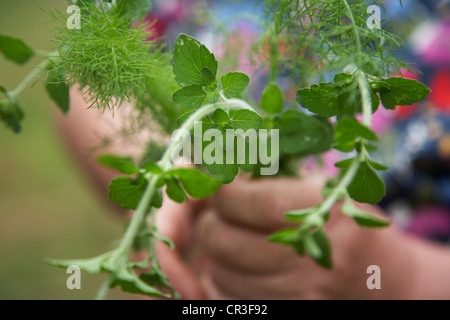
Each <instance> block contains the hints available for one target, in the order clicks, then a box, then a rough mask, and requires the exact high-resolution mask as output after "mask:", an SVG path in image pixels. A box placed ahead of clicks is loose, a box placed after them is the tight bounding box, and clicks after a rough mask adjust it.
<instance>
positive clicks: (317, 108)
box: [297, 83, 339, 117]
mask: <svg viewBox="0 0 450 320" xmlns="http://www.w3.org/2000/svg"><path fill="white" fill-rule="evenodd" d="M338 97H339V89H338V88H337V87H336V86H335V85H334V83H321V84H319V85H316V84H315V85H312V86H311V88H309V89H300V90H298V91H297V102H298V103H300V104H301V106H302V107H304V108H306V109H308V110H309V111H311V112H314V113H316V114H318V115H319V116H322V117H333V116H335V115H337V114H338V113H339V104H338Z"/></svg>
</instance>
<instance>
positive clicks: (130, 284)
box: [111, 266, 170, 298]
mask: <svg viewBox="0 0 450 320" xmlns="http://www.w3.org/2000/svg"><path fill="white" fill-rule="evenodd" d="M114 275H115V279H114V282H113V283H112V285H111V287H112V288H114V287H116V286H120V288H121V289H122V291H125V292H129V293H139V294H144V295H147V296H150V297H165V298H168V297H170V296H169V295H168V294H166V293H163V292H161V291H158V290H156V289H154V288H152V287H150V286H149V285H148V284H147V283H145V282H144V281H143V280H141V279H140V278H139V277H138V276H137V275H136V274H135V273H134V272H133V271H132V270H129V269H128V268H127V267H125V266H124V267H122V269H120V270H119V271H118V272H116V273H115V274H114Z"/></svg>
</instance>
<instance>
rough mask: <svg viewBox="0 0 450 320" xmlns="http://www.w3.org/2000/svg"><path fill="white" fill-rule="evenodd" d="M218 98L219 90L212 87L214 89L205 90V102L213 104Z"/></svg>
mask: <svg viewBox="0 0 450 320" xmlns="http://www.w3.org/2000/svg"><path fill="white" fill-rule="evenodd" d="M219 98H220V93H219V90H217V89H214V90H208V91H207V92H206V100H205V101H206V103H208V104H213V103H216V102H217V101H219Z"/></svg>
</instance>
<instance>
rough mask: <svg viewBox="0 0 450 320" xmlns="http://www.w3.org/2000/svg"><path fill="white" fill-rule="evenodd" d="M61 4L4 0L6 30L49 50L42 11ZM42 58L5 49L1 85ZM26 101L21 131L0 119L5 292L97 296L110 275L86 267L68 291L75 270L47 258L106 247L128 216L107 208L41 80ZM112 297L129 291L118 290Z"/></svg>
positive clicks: (0, 265) (0, 27) (49, 28)
mask: <svg viewBox="0 0 450 320" xmlns="http://www.w3.org/2000/svg"><path fill="white" fill-rule="evenodd" d="M55 8H57V9H59V10H62V11H64V10H65V8H66V4H65V1H64V0H33V1H30V0H0V33H1V34H5V35H9V36H13V37H18V38H21V39H23V40H24V41H25V43H27V44H28V45H30V46H31V47H33V48H39V49H42V50H51V49H52V46H53V44H52V42H51V40H50V39H51V38H52V34H53V26H54V23H52V20H51V18H50V16H49V15H47V14H46V13H45V12H43V11H42V10H44V11H49V10H51V9H55ZM38 62H39V58H33V59H32V60H31V61H30V62H28V63H27V64H26V65H24V66H17V65H14V64H13V63H11V62H9V61H7V60H6V59H5V58H3V56H0V85H2V86H4V87H6V88H8V89H10V90H11V89H14V88H15V87H16V86H17V84H18V83H19V82H20V81H21V79H22V78H23V77H24V76H25V75H26V74H27V73H28V72H29V71H30V70H31V68H32V66H34V65H36V64H37V63H38ZM20 104H21V106H22V108H23V109H24V111H25V113H26V116H25V117H26V118H25V120H24V122H23V130H22V132H21V133H20V134H18V135H16V134H14V133H12V132H11V131H10V130H8V129H6V128H5V126H4V125H3V124H1V125H0V137H1V139H0V299H91V298H93V297H94V296H95V293H96V291H97V289H98V287H99V286H100V284H101V282H102V280H103V279H104V275H89V274H86V273H82V276H81V290H69V289H67V288H66V280H67V277H68V276H69V275H67V274H66V273H65V270H63V269H57V268H54V267H51V266H48V265H46V264H45V263H44V258H45V257H51V258H58V259H59V258H62V259H73V258H88V257H91V256H95V255H97V254H100V253H103V252H106V251H107V250H109V249H111V248H112V246H113V242H114V241H116V240H117V239H119V238H120V235H121V233H122V231H123V224H124V220H122V219H120V218H119V217H118V215H117V214H114V213H111V212H108V209H107V208H106V207H105V206H104V204H103V203H102V202H101V201H100V200H99V197H98V193H96V192H95V190H94V189H93V188H92V187H91V186H90V185H89V183H88V181H87V179H85V176H84V175H83V173H82V172H81V170H80V168H79V167H78V166H77V164H76V163H75V161H74V160H73V159H71V157H70V155H69V153H68V150H67V148H66V146H65V145H64V143H63V142H62V140H61V139H60V138H59V133H58V131H57V129H56V125H55V124H56V123H55V113H56V112H59V111H57V110H56V108H54V107H53V106H52V104H51V102H50V100H49V98H48V97H47V96H46V93H45V91H44V89H43V85H42V82H40V83H38V84H36V85H35V86H34V87H33V88H32V89H30V90H27V91H26V92H25V93H24V94H23V95H22V97H21V100H20ZM105 192H106V190H105ZM108 297H109V298H115V299H121V298H127V297H129V296H127V295H125V294H123V293H121V292H120V291H119V290H117V289H116V290H113V291H112V292H111V293H110V295H109V296H108Z"/></svg>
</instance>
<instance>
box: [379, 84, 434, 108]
mask: <svg viewBox="0 0 450 320" xmlns="http://www.w3.org/2000/svg"><path fill="white" fill-rule="evenodd" d="M383 82H384V83H385V84H387V86H388V88H383V87H382V88H380V89H379V93H380V97H381V102H382V104H383V106H384V107H385V108H386V109H395V107H396V106H409V105H412V104H414V103H417V102H420V101H422V100H423V99H425V98H426V97H427V96H428V94H429V93H430V89H428V88H427V86H425V85H424V84H423V83H420V82H419V81H416V80H412V79H405V78H400V77H392V78H388V79H384V80H383Z"/></svg>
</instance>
